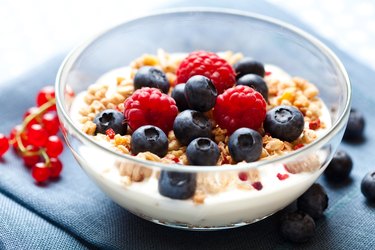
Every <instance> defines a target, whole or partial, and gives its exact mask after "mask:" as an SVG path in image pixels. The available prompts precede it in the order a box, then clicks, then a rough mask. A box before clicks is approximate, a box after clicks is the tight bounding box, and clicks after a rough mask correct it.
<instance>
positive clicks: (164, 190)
mask: <svg viewBox="0 0 375 250" xmlns="http://www.w3.org/2000/svg"><path fill="white" fill-rule="evenodd" d="M196 186H197V176H196V174H194V173H184V172H173V171H165V170H162V171H161V172H160V177H159V182H158V189H159V193H160V194H161V195H163V196H166V197H169V198H172V199H179V200H185V199H189V198H190V197H192V196H193V195H194V193H195V189H196Z"/></svg>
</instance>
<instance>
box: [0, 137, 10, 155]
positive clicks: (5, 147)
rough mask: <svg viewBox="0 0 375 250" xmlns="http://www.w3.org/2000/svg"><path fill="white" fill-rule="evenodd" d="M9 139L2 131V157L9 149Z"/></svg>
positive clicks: (0, 149) (0, 138)
mask: <svg viewBox="0 0 375 250" xmlns="http://www.w3.org/2000/svg"><path fill="white" fill-rule="evenodd" d="M8 149H9V141H8V138H6V137H5V135H3V134H1V133H0V158H1V157H2V156H3V155H4V154H5V153H6V152H7V151H8Z"/></svg>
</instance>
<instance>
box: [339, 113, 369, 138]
mask: <svg viewBox="0 0 375 250" xmlns="http://www.w3.org/2000/svg"><path fill="white" fill-rule="evenodd" d="M364 129H365V118H364V116H363V114H362V113H361V112H359V111H358V110H356V109H351V110H350V115H349V120H348V124H347V126H346V130H345V133H344V140H347V141H351V140H358V139H362V137H363V131H364Z"/></svg>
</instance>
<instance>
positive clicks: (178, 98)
mask: <svg viewBox="0 0 375 250" xmlns="http://www.w3.org/2000/svg"><path fill="white" fill-rule="evenodd" d="M185 85H186V84H177V85H176V86H175V87H174V88H173V90H172V93H171V96H172V98H173V99H174V100H175V102H176V105H177V107H178V111H180V112H182V111H184V110H187V109H189V105H188V103H187V100H186V97H185Z"/></svg>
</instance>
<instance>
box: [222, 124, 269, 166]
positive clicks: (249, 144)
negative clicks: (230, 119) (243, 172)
mask: <svg viewBox="0 0 375 250" xmlns="http://www.w3.org/2000/svg"><path fill="white" fill-rule="evenodd" d="M228 148H229V153H230V155H231V156H232V159H233V160H234V161H235V162H241V161H246V162H253V161H256V160H258V159H259V157H260V155H261V154H262V149H263V143H262V136H261V135H260V134H259V133H258V132H257V131H255V130H253V129H250V128H239V129H237V130H236V131H234V133H233V134H232V135H231V136H230V137H229V142H228Z"/></svg>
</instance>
